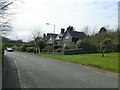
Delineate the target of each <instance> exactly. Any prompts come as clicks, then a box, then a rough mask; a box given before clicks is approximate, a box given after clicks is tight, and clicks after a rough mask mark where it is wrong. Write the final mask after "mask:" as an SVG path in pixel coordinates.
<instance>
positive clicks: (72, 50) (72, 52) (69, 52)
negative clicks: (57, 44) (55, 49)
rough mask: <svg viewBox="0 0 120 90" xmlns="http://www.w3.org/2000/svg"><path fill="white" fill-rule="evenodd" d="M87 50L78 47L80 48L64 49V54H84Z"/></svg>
mask: <svg viewBox="0 0 120 90" xmlns="http://www.w3.org/2000/svg"><path fill="white" fill-rule="evenodd" d="M86 53H87V52H86V51H85V50H84V49H82V48H80V49H75V50H74V49H69V50H65V51H64V55H74V54H86Z"/></svg>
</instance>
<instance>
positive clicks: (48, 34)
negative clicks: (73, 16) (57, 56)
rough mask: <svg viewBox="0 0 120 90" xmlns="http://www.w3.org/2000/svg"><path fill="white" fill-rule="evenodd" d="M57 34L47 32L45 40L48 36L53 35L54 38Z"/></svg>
mask: <svg viewBox="0 0 120 90" xmlns="http://www.w3.org/2000/svg"><path fill="white" fill-rule="evenodd" d="M57 35H58V34H54V33H47V36H46V37H45V39H46V40H48V39H49V38H50V37H53V38H54V39H55V38H56V37H57Z"/></svg>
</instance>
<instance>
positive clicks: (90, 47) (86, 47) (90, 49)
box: [80, 41, 98, 53]
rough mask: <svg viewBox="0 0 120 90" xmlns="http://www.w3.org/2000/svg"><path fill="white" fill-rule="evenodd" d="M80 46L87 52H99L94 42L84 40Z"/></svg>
mask: <svg viewBox="0 0 120 90" xmlns="http://www.w3.org/2000/svg"><path fill="white" fill-rule="evenodd" d="M93 43H94V42H93ZM80 47H81V48H83V49H84V50H85V51H86V52H87V53H97V52H98V48H97V46H96V45H94V44H92V42H88V41H82V42H81V45H80Z"/></svg>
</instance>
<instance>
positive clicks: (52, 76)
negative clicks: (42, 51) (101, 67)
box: [3, 52, 118, 88]
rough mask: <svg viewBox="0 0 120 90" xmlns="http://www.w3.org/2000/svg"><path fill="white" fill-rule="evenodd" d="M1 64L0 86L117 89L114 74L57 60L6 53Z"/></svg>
mask: <svg viewBox="0 0 120 90" xmlns="http://www.w3.org/2000/svg"><path fill="white" fill-rule="evenodd" d="M4 63H5V66H4V68H3V73H4V77H3V88H6V87H7V88H17V87H18V88H20V87H21V88H118V76H117V74H114V73H108V72H101V71H98V70H96V69H92V68H88V67H85V66H82V65H78V64H73V63H69V62H64V61H60V60H54V59H48V58H44V57H40V56H35V55H30V54H25V53H20V52H6V53H5V58H4ZM6 73H7V74H6Z"/></svg>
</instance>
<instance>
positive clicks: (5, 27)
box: [0, 0, 23, 37]
mask: <svg viewBox="0 0 120 90" xmlns="http://www.w3.org/2000/svg"><path fill="white" fill-rule="evenodd" d="M16 1H20V2H22V0H0V36H1V37H2V36H4V35H5V34H6V32H8V31H11V28H12V26H11V24H10V21H11V16H12V15H14V14H15V13H13V12H9V7H10V6H11V5H12V4H13V3H15V2H16ZM22 3H23V2H22Z"/></svg>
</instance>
